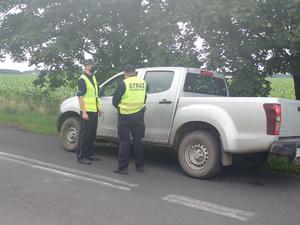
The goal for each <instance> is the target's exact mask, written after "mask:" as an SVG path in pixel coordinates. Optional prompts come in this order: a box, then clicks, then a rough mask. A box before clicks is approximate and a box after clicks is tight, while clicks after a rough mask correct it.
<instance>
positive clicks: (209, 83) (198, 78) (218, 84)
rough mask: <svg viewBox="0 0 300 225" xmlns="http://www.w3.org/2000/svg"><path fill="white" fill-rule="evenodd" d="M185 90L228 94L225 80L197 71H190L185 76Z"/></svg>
mask: <svg viewBox="0 0 300 225" xmlns="http://www.w3.org/2000/svg"><path fill="white" fill-rule="evenodd" d="M183 91H185V92H191V93H198V94H210V95H220V96H227V89H226V85H225V80H224V79H221V78H216V77H205V76H202V75H200V74H196V73H188V74H187V75H186V78H185V83H184V89H183Z"/></svg>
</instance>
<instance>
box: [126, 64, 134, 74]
mask: <svg viewBox="0 0 300 225" xmlns="http://www.w3.org/2000/svg"><path fill="white" fill-rule="evenodd" d="M124 72H125V73H135V66H134V65H131V64H128V65H126V66H125V67H124Z"/></svg>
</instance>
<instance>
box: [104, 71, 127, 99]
mask: <svg viewBox="0 0 300 225" xmlns="http://www.w3.org/2000/svg"><path fill="white" fill-rule="evenodd" d="M123 79H124V75H120V76H118V77H116V78H114V79H112V80H110V81H109V82H108V83H107V84H105V85H104V86H103V87H102V88H101V96H103V97H104V96H113V94H114V93H115V91H116V90H117V88H118V86H119V83H120V82H121V81H122V80H123Z"/></svg>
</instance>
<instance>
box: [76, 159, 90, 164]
mask: <svg viewBox="0 0 300 225" xmlns="http://www.w3.org/2000/svg"><path fill="white" fill-rule="evenodd" d="M77 162H78V163H80V164H85V165H90V164H92V162H91V161H90V160H88V159H77Z"/></svg>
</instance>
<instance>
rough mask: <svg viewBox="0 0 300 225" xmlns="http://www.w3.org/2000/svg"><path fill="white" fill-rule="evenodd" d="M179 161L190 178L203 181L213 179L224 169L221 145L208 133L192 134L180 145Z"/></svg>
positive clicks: (197, 132)
mask: <svg viewBox="0 0 300 225" xmlns="http://www.w3.org/2000/svg"><path fill="white" fill-rule="evenodd" d="M178 160H179V163H180V165H181V168H182V169H183V170H184V172H185V173H187V174H188V175H189V176H192V177H195V178H201V179H207V178H210V177H213V176H215V175H216V174H217V173H218V172H219V171H220V170H221V167H222V165H221V149H220V143H219V141H218V140H217V138H215V137H214V136H213V135H211V134H210V133H208V132H205V131H194V132H191V133H189V134H188V135H186V136H185V137H184V138H183V139H182V141H181V143H180V145H179V149H178Z"/></svg>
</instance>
